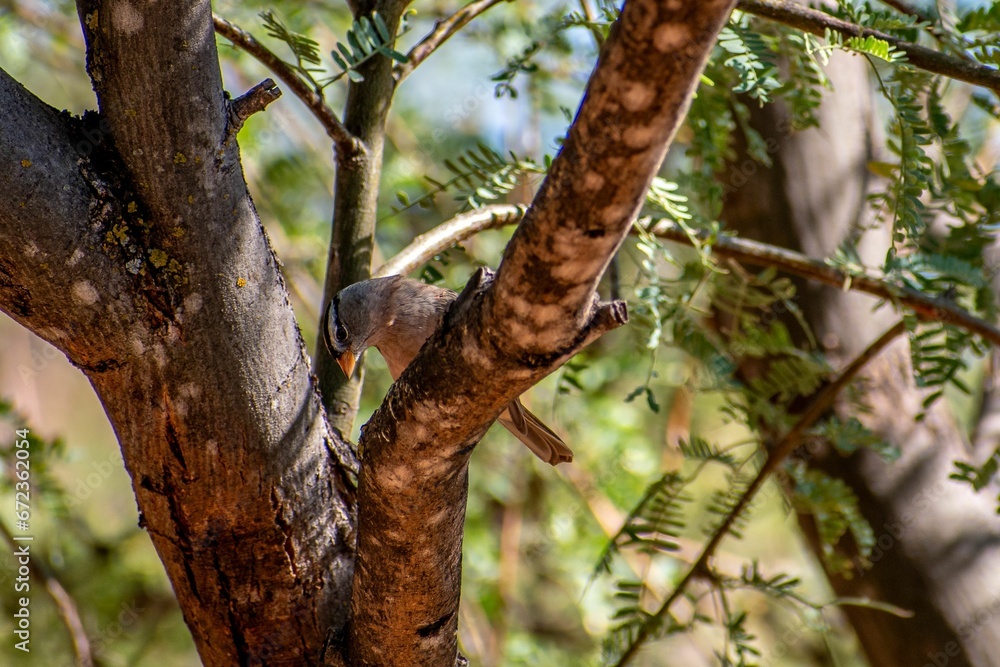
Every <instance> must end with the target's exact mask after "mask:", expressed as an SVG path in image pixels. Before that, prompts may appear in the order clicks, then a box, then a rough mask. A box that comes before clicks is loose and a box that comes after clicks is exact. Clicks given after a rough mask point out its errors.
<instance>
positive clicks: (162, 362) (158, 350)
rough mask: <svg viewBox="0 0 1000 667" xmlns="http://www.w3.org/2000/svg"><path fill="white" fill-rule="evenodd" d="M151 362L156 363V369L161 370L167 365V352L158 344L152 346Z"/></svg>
mask: <svg viewBox="0 0 1000 667" xmlns="http://www.w3.org/2000/svg"><path fill="white" fill-rule="evenodd" d="M153 360H154V361H156V366H157V367H158V368H163V367H164V366H166V365H167V351H166V350H164V349H163V346H162V345H160V344H159V343H157V344H156V345H154V346H153Z"/></svg>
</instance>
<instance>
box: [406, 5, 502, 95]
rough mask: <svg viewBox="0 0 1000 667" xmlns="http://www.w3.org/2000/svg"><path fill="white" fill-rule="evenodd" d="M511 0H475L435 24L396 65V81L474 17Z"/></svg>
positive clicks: (407, 73) (413, 68)
mask: <svg viewBox="0 0 1000 667" xmlns="http://www.w3.org/2000/svg"><path fill="white" fill-rule="evenodd" d="M509 1H511V0H474V1H473V2H470V3H469V4H467V5H466V6H465V7H462V8H461V9H460V10H458V11H457V12H455V13H454V14H452V15H451V16H449V17H448V18H446V19H443V20H441V21H438V22H437V23H435V24H434V30H432V31H431V32H430V33H429V34H428V35H427V36H426V37H424V38H423V39H422V40H420V41H419V42H418V43H417V45H416V46H414V47H413V48H412V49H410V52H409V53H407V54H406V63H405V64H403V65H399V66H397V67H396V72H395V77H396V83H397V84H399V83H400V82H402V81H403V79H405V78H406V77H408V76H410V74H412V73H413V70H415V69H416V68H417V67H419V66H420V64H421V63H422V62H424V61H425V60H427V58H428V57H429V56H430V55H431V54H432V53H434V52H435V51H436V50H437V49H438V47H440V46H441V45H442V44H444V43H445V42H446V41H448V39H449V38H450V37H451V36H452V35H454V34H455V33H456V32H458V31H459V30H461V29H462V28H464V27H465V26H466V25H467V24H468V23H469V22H470V21H471V20H472V19H474V18H476V17H477V16H479V15H480V14H482V13H483V12H485V11H486V10H487V9H489V8H490V7H492V6H493V5H498V4H500V3H501V2H509Z"/></svg>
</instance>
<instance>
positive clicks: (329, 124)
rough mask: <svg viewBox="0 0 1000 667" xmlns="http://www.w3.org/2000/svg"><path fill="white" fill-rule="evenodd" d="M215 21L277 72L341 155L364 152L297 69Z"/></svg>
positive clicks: (233, 28)
mask: <svg viewBox="0 0 1000 667" xmlns="http://www.w3.org/2000/svg"><path fill="white" fill-rule="evenodd" d="M212 22H213V25H214V26H215V31H216V32H217V33H219V34H220V35H222V36H223V37H225V38H226V39H228V40H229V41H230V42H232V43H233V46H236V47H238V48H240V49H242V50H243V51H246V52H247V53H249V54H250V55H251V56H253V57H254V58H256V59H257V60H259V61H260V62H261V64H262V65H264V67H266V68H268V69H269V70H271V71H272V72H274V75H275V76H276V77H278V78H279V79H281V81H282V82H283V83H284V84H285V85H286V86H288V88H289V89H290V90H291V91H292V93H294V94H295V96H296V97H298V98H299V99H300V100H302V103H303V104H305V105H306V107H307V108H308V109H309V111H311V112H312V114H313V116H315V117H316V120H318V121H319V122H320V124H321V125H322V126H323V129H324V130H325V131H326V134H327V136H328V137H330V138H331V139H333V143H334V146H335V147H336V150H337V155H338V156H344V157H350V156H352V155H354V154H355V153H356V152H358V151H359V150H362V145H361V144H360V143H359V142H358V140H357V139H356V138H355V137H354V136H353V135H352V134H351V133H350V132H348V131H347V129H346V128H345V127H344V126H343V124H342V123H341V122H340V119H339V118H337V114H335V113H334V112H333V109H331V108H330V107H329V106H328V105H327V103H326V100H325V99H323V96H322V95H321V94H320V93H319V92H317V91H315V90H313V89H312V88H310V87H309V84H308V83H306V82H305V81H304V80H303V79H302V77H301V76H299V75H298V73H297V72H296V71H295V70H294V69H292V68H291V67H289V66H288V65H287V64H286V63H285V61H283V60H282V59H281V58H279V57H278V56H276V55H275V54H274V53H272V52H271V50H270V49H268V48H267V47H266V46H264V45H263V44H261V43H260V42H258V41H257V39H256V38H255V37H254V36H253V35H251V34H250V33H248V32H246V31H245V30H243V29H242V28H240V27H239V26H237V25H234V24H233V23H230V22H229V21H227V20H226V19H224V18H222V17H221V16H219V15H218V14H213V15H212Z"/></svg>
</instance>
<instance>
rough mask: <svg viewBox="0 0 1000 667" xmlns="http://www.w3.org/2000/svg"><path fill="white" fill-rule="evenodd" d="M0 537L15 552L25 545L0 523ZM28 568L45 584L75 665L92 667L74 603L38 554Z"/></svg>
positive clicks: (78, 612) (84, 631) (85, 636)
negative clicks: (61, 623)
mask: <svg viewBox="0 0 1000 667" xmlns="http://www.w3.org/2000/svg"><path fill="white" fill-rule="evenodd" d="M0 535H2V536H3V539H4V541H5V542H7V544H8V545H9V546H10V548H11V550H12V551H15V552H16V551H17V549H18V548H19V547H23V546H24V545H25V544H27V543H26V542H19V541H18V539H17V538H15V537H14V536H13V535H12V534H11V532H10V530H8V529H7V526H6V524H4V523H3V522H2V521H0ZM28 568H29V569H30V570H31V576H32V577H34V578H35V579H36V580H38V581H40V582H42V583H43V584H45V591H46V592H47V593H48V594H49V597H51V598H52V601H53V602H54V603H55V605H56V612H57V613H58V614H59V618H61V619H62V622H63V625H65V626H66V631H67V632H69V638H70V641H71V642H72V644H73V653H74V654H75V655H76V664H77V665H78V666H79V667H93V664H94V656H93V654H92V653H91V650H90V639H88V638H87V631H86V629H84V627H83V621H82V620H80V610H79V609H77V606H76V601H75V600H73V598H72V596H70V594H69V593H68V592H67V591H66V588H65V587H63V585H62V583H61V582H60V581H59V579H58V578H57V577H56V576H55V575H54V574H53V573H52V572H50V571H49V569H48V568H47V567H45V566H44V565H43V564H42V562H41V561H40V560H39V554H37V553H34V554H33V555H32V556H31V557H30V558H29V559H28Z"/></svg>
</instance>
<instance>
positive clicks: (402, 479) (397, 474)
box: [382, 465, 413, 491]
mask: <svg viewBox="0 0 1000 667" xmlns="http://www.w3.org/2000/svg"><path fill="white" fill-rule="evenodd" d="M412 481H413V471H412V470H410V467H409V466H405V465H402V466H395V467H394V468H390V469H388V470H386V473H385V478H384V479H383V480H382V483H383V485H384V486H385V487H387V488H389V489H392V490H393V491H400V490H401V489H405V488H406V487H407V486H409V485H410V482H412Z"/></svg>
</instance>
